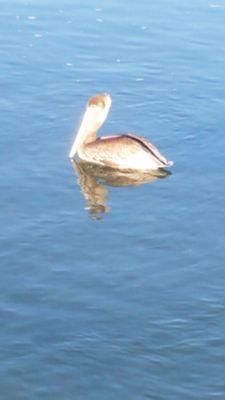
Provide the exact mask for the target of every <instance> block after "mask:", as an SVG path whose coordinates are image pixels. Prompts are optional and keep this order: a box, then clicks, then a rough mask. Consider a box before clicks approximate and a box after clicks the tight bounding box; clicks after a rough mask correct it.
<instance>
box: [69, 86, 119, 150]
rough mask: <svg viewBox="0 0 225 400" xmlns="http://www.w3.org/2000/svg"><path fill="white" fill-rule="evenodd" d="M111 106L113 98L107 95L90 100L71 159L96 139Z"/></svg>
mask: <svg viewBox="0 0 225 400" xmlns="http://www.w3.org/2000/svg"><path fill="white" fill-rule="evenodd" d="M111 104H112V100H111V97H110V95H109V94H107V93H103V94H98V95H96V96H93V97H91V98H90V100H89V101H88V104H87V108H86V111H85V113H84V116H83V119H82V121H81V125H80V128H79V130H78V133H77V135H76V138H75V141H74V143H73V146H72V148H71V151H70V154H69V157H70V158H73V157H74V156H75V155H76V153H77V152H78V151H79V149H80V148H81V147H82V146H83V145H84V144H87V143H90V142H92V141H93V140H95V139H96V133H97V131H98V130H99V129H100V127H101V126H102V125H103V123H104V121H105V119H106V117H107V115H108V112H109V109H110V107H111Z"/></svg>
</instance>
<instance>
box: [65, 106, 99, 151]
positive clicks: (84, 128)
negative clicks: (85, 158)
mask: <svg viewBox="0 0 225 400" xmlns="http://www.w3.org/2000/svg"><path fill="white" fill-rule="evenodd" d="M95 122H96V107H92V106H89V107H88V108H87V110H86V111H85V113H84V116H83V119H82V121H81V125H80V128H79V130H78V133H77V135H76V138H75V140H74V143H73V146H72V148H71V150H70V153H69V158H74V156H75V155H76V153H77V152H78V151H79V148H80V147H81V146H82V145H83V144H84V143H85V142H86V141H87V139H88V136H89V135H92V134H93V132H94V130H95V129H94V128H95Z"/></svg>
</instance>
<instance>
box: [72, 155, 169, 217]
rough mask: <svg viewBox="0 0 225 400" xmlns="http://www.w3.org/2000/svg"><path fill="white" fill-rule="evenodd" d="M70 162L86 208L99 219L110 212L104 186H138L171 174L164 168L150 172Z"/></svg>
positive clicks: (106, 190) (92, 215) (106, 191)
mask: <svg viewBox="0 0 225 400" xmlns="http://www.w3.org/2000/svg"><path fill="white" fill-rule="evenodd" d="M72 164H73V167H74V169H75V171H76V173H77V177H78V183H79V185H80V187H81V190H82V193H83V195H84V198H85V200H86V202H87V209H88V210H89V213H90V215H91V217H92V218H94V219H101V218H102V216H103V214H104V213H107V212H110V207H109V205H108V189H107V187H106V186H117V187H119V186H138V185H141V184H144V183H152V182H154V181H155V180H156V179H159V178H161V179H162V178H166V177H168V176H169V175H171V172H168V171H165V170H164V169H159V170H154V171H152V172H140V171H129V172H128V171H127V172H125V171H121V170H116V169H115V168H109V167H103V166H99V165H96V164H91V163H86V162H81V161H79V162H78V161H76V160H72Z"/></svg>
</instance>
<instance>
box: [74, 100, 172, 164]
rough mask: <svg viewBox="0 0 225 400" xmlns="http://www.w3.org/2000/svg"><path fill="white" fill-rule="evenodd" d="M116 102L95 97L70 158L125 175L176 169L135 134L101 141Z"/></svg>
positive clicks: (104, 138)
mask: <svg viewBox="0 0 225 400" xmlns="http://www.w3.org/2000/svg"><path fill="white" fill-rule="evenodd" d="M111 104H112V100H111V97H110V95H109V94H107V93H103V94H98V95H96V96H94V97H91V98H90V100H89V101H88V104H87V108H86V111H85V113H84V116H83V119H82V121H81V125H80V128H79V130H78V133H77V135H76V138H75V140H74V143H73V146H72V148H71V151H70V154H69V157H70V158H71V159H74V158H75V156H76V155H77V156H78V157H79V159H80V160H81V161H83V162H87V163H92V164H97V165H101V166H105V167H110V168H113V169H119V170H124V171H129V170H139V171H152V170H157V169H159V168H165V167H169V166H171V165H173V162H172V161H169V160H167V159H166V158H165V157H164V156H163V155H162V154H161V153H160V151H159V150H158V149H157V148H156V147H155V146H154V145H153V144H152V143H150V142H149V141H148V140H146V139H145V138H143V137H140V136H137V135H135V134H133V133H126V134H122V135H115V136H106V137H101V138H97V132H98V130H99V129H100V128H101V126H102V125H103V123H104V122H105V120H106V117H107V115H108V113H109V110H110V107H111Z"/></svg>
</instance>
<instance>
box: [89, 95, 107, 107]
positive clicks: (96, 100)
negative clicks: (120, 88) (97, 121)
mask: <svg viewBox="0 0 225 400" xmlns="http://www.w3.org/2000/svg"><path fill="white" fill-rule="evenodd" d="M88 105H89V106H97V107H101V108H105V101H104V99H103V98H102V96H94V97H92V98H91V99H90V100H89V103H88Z"/></svg>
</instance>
